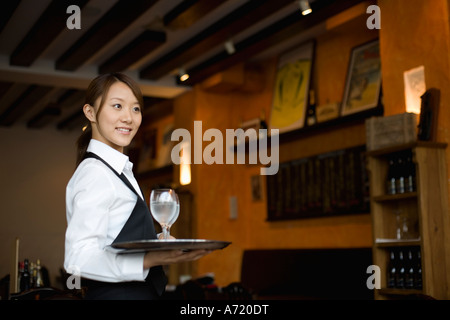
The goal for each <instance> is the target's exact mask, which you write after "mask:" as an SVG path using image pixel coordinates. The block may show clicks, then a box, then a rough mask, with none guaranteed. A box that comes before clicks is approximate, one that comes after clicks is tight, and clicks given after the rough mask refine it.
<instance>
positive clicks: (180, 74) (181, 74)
mask: <svg viewBox="0 0 450 320" xmlns="http://www.w3.org/2000/svg"><path fill="white" fill-rule="evenodd" d="M178 78H179V79H180V81H186V80H187V79H189V74H188V73H187V72H186V70H184V68H180V69H178Z"/></svg>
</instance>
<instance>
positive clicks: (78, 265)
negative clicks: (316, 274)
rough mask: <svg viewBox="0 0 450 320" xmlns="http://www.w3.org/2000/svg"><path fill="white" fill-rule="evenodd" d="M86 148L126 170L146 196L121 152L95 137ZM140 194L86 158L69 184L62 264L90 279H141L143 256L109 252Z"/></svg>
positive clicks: (134, 183) (120, 170)
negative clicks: (108, 248) (109, 247)
mask: <svg viewBox="0 0 450 320" xmlns="http://www.w3.org/2000/svg"><path fill="white" fill-rule="evenodd" d="M87 151H89V152H93V153H95V154H97V155H98V156H100V157H101V158H102V159H103V160H105V161H106V162H107V163H108V164H109V165H110V166H111V167H112V168H113V169H114V170H116V171H117V172H118V173H119V174H121V173H122V172H123V173H124V175H125V176H126V178H127V179H128V180H129V181H130V182H131V184H132V185H133V187H134V188H135V190H136V191H137V193H138V194H139V195H141V197H142V193H141V191H140V189H139V185H138V183H137V181H136V179H135V178H134V176H133V172H132V168H133V164H132V163H131V162H130V161H129V159H128V157H127V156H126V155H124V154H123V153H121V152H119V151H117V150H115V149H113V148H111V147H109V146H108V145H106V144H104V143H102V142H100V141H98V140H94V139H92V140H91V141H90V143H89V146H88V149H87ZM136 200H137V196H136V194H135V193H134V192H133V191H131V190H130V188H128V187H127V186H126V185H125V183H124V182H123V181H122V180H120V178H119V177H117V175H116V174H114V172H112V170H111V169H110V168H108V167H107V166H106V165H105V164H104V163H103V162H101V161H100V160H98V159H95V158H88V159H85V160H83V161H82V162H81V163H80V164H79V166H78V167H77V169H76V170H75V173H74V174H73V176H72V178H71V179H70V181H69V183H68V185H67V188H66V217H67V230H66V240H65V256H64V268H65V269H66V270H67V272H69V273H74V272H80V273H81V274H80V275H81V277H85V278H88V279H93V280H98V281H105V282H121V281H143V280H145V278H146V276H147V274H148V270H144V268H143V265H144V254H143V253H135V254H122V255H118V254H115V253H112V252H109V251H106V250H105V247H106V246H108V245H110V244H111V243H112V242H113V241H114V239H115V238H116V237H117V235H118V234H119V232H120V230H121V229H122V227H123V226H124V224H125V222H126V221H127V219H128V217H129V216H130V214H131V212H132V211H133V208H134V206H135V204H136Z"/></svg>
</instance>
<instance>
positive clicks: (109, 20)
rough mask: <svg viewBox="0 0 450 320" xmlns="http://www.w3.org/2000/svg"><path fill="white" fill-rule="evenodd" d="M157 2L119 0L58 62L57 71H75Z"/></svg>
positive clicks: (153, 0) (152, 0) (148, 0)
mask: <svg viewBox="0 0 450 320" xmlns="http://www.w3.org/2000/svg"><path fill="white" fill-rule="evenodd" d="M156 2H157V0H133V1H131V2H130V1H129V0H119V1H118V2H117V3H116V4H115V5H114V6H113V7H112V8H111V9H110V10H109V11H108V12H107V13H106V14H105V15H104V16H103V17H101V18H100V19H99V21H98V22H97V23H96V24H95V25H94V26H92V27H91V28H90V29H89V30H88V31H87V32H86V33H85V34H84V35H83V36H82V37H81V38H80V39H79V40H78V41H77V42H75V44H74V45H73V46H71V47H70V48H69V49H68V50H67V51H66V52H65V53H64V54H63V55H62V56H61V57H59V58H58V59H57V60H56V63H55V68H56V69H57V70H64V71H74V70H76V69H78V68H79V67H80V66H81V65H82V64H83V63H84V62H85V61H86V60H88V59H89V58H90V57H91V56H93V55H94V54H95V53H96V52H97V51H99V50H100V49H101V48H102V47H103V46H105V45H106V44H107V43H108V42H109V41H111V39H113V38H114V37H116V36H117V35H118V34H119V33H120V32H121V31H123V30H125V29H126V28H127V27H128V26H129V25H130V24H131V23H132V22H133V21H135V20H136V19H137V18H138V17H139V16H141V15H142V14H143V13H144V12H146V11H147V10H148V9H149V8H150V7H152V6H153V5H154V4H155V3H156Z"/></svg>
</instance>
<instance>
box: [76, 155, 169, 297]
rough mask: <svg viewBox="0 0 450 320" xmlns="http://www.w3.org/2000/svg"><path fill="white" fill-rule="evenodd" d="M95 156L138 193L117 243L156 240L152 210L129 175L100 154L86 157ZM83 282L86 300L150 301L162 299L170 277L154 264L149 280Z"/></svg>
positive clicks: (87, 280)
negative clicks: (112, 165)
mask: <svg viewBox="0 0 450 320" xmlns="http://www.w3.org/2000/svg"><path fill="white" fill-rule="evenodd" d="M86 158H95V159H98V160H100V161H102V162H103V163H104V164H105V165H106V166H107V167H108V168H110V169H111V170H112V171H113V172H114V173H115V174H116V175H117V176H118V177H119V179H121V180H122V181H123V183H125V184H126V185H127V186H128V187H129V188H130V189H131V190H132V191H133V192H134V193H135V194H136V196H137V201H136V205H135V206H134V208H133V211H132V212H131V214H130V217H129V218H128V220H127V222H126V223H125V225H124V226H123V228H122V230H121V231H120V232H119V234H118V235H117V237H116V239H114V241H113V243H118V242H125V241H137V240H148V239H156V231H155V227H154V225H153V219H152V216H151V213H150V210H149V208H148V206H147V204H146V203H145V201H144V200H142V198H141V196H140V195H139V194H138V193H137V192H136V190H135V189H134V188H133V186H132V185H131V183H130V182H129V181H128V179H127V178H126V177H125V175H124V174H123V173H122V174H118V173H117V171H116V170H114V169H113V168H112V167H111V166H110V165H109V164H108V163H107V162H106V161H105V160H103V159H102V158H100V157H99V156H98V155H96V154H94V153H92V152H87V153H86V155H85V157H84V159H86ZM81 283H82V285H83V286H84V287H86V288H87V291H86V295H85V299H101V300H110V299H121V300H123V299H133V300H147V299H158V298H159V297H160V296H161V295H162V294H163V292H164V289H165V286H166V284H167V278H166V275H165V274H164V271H163V269H162V266H156V267H152V268H150V270H149V273H148V276H147V278H146V279H145V282H142V281H131V282H117V283H112V282H102V281H95V280H90V279H82V282H81Z"/></svg>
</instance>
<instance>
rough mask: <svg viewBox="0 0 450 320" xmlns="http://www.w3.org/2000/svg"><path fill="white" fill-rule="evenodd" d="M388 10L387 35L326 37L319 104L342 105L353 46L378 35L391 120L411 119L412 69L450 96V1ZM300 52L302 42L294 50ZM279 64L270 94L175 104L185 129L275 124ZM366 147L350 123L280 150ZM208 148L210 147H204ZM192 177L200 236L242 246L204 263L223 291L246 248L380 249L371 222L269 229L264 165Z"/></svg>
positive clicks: (195, 97)
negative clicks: (255, 194) (254, 184)
mask: <svg viewBox="0 0 450 320" xmlns="http://www.w3.org/2000/svg"><path fill="white" fill-rule="evenodd" d="M378 5H379V6H380V8H381V17H382V20H381V30H379V31H377V30H368V29H367V28H366V25H365V22H366V18H367V16H366V15H360V16H359V17H358V18H356V19H352V20H351V21H348V22H346V23H344V24H341V25H339V26H337V27H335V28H333V29H332V30H329V31H328V32H327V33H326V34H324V35H321V36H318V37H317V39H316V41H317V43H316V57H315V62H314V74H313V82H312V83H313V87H314V88H315V89H316V92H317V95H318V97H317V98H318V99H317V100H318V103H319V104H325V103H329V102H330V103H331V102H337V101H341V100H342V96H343V93H344V86H345V79H346V73H347V68H348V62H349V59H350V52H351V48H353V47H355V46H357V45H359V44H363V43H365V42H367V41H369V40H372V39H374V38H377V37H379V38H380V47H381V59H382V74H383V90H384V105H385V114H386V115H390V114H396V113H402V112H405V106H404V94H403V92H404V88H403V72H404V71H405V70H408V69H410V68H413V67H416V66H419V65H425V72H426V82H427V87H428V88H429V87H432V86H435V87H438V88H440V89H441V90H443V89H444V88H447V87H448V86H449V84H450V83H449V75H450V72H449V71H450V70H449V57H450V54H449V39H450V37H449V34H448V33H449V26H448V23H449V19H448V0H435V1H433V10H430V8H429V7H428V10H427V11H422V9H423V7H424V1H422V0H413V1H410V0H396V1H392V0H380V1H378ZM418 17H421V18H420V19H419V18H418ZM296 45H299V44H296V43H293V44H292V46H293V47H294V46H296ZM276 64H277V59H276V58H272V59H268V60H267V61H264V62H263V63H262V64H261V67H262V76H261V77H260V80H261V81H263V83H264V88H263V90H262V91H260V92H257V93H243V92H238V91H236V92H232V93H230V92H228V93H223V94H218V93H211V92H206V91H204V90H202V88H201V86H197V87H195V88H194V89H193V90H192V91H191V92H189V93H187V94H185V95H183V96H181V97H180V98H178V99H176V101H175V104H174V105H175V123H176V127H185V128H188V129H190V130H192V125H193V121H194V120H201V121H202V124H203V132H204V131H205V130H207V129H208V128H217V129H220V130H222V132H225V129H228V128H230V129H231V128H237V127H238V125H239V121H240V120H243V121H246V120H249V119H252V118H256V117H259V116H260V114H261V110H265V111H266V115H268V116H267V118H268V119H270V107H271V101H272V92H273V85H274V80H275V73H276ZM441 94H442V96H441V106H445V105H447V104H448V103H449V102H450V101H449V100H450V97H449V95H450V93H449V92H448V91H444V90H443V91H441ZM449 120H450V115H449V108H441V114H440V119H439V135H438V139H439V141H443V142H448V141H449V132H448V130H449V129H448V122H449ZM191 132H192V131H191ZM364 143H365V128H364V124H349V125H347V126H343V127H339V128H336V129H332V130H329V131H320V132H317V133H312V134H308V135H306V136H305V137H302V138H301V139H298V140H295V141H291V142H287V143H284V144H283V145H281V146H280V162H284V161H288V160H291V159H296V158H303V157H307V156H310V155H314V154H320V153H324V152H327V151H331V150H337V149H343V148H348V147H351V146H356V145H360V144H364ZM208 144H209V142H204V143H203V149H204V148H205V146H206V145H208ZM447 155H449V150H448V149H447ZM449 158H450V156H447V165H448V159H449ZM192 172H193V182H192V184H191V185H190V186H187V187H186V188H188V189H189V190H191V192H193V194H194V208H195V212H196V215H195V217H193V219H194V234H195V236H196V238H204V239H218V240H228V241H231V242H232V245H230V246H229V247H228V248H226V249H224V250H222V251H216V252H213V253H212V254H210V255H209V256H207V257H205V258H202V259H201V260H199V261H198V262H197V263H196V265H195V269H194V270H195V272H196V274H194V276H195V275H201V274H205V273H207V272H213V273H215V275H216V282H217V283H218V284H219V285H227V284H229V283H230V282H233V281H239V279H240V268H241V259H242V253H243V251H244V250H246V249H254V248H318V247H370V246H371V245H372V230H371V223H370V216H369V215H368V214H361V215H349V216H340V217H327V218H316V219H302V220H291V221H282V222H267V221H266V217H267V210H266V198H265V183H263V199H262V201H257V202H253V201H252V199H251V185H250V177H251V176H252V175H258V174H259V167H258V166H257V165H237V164H236V165H225V164H223V165H219V164H213V165H205V164H202V165H193V166H192ZM449 181H450V179H449ZM263 182H265V179H264V177H263ZM449 189H450V188H449ZM231 196H237V199H238V218H237V219H235V220H231V219H230V218H229V198H230V197H231Z"/></svg>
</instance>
